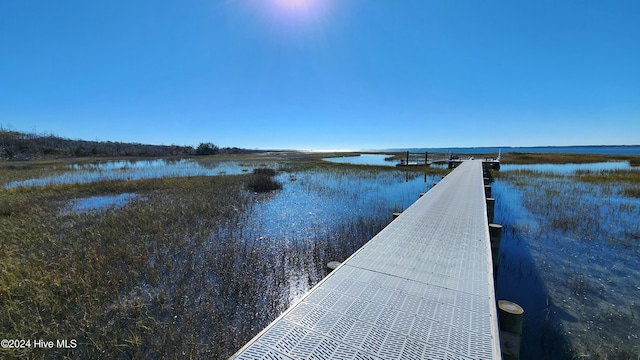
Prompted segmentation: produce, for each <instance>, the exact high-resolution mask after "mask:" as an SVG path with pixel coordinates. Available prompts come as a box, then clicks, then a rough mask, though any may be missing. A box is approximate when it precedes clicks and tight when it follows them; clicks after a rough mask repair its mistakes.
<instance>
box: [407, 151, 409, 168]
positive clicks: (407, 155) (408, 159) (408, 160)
mask: <svg viewBox="0 0 640 360" xmlns="http://www.w3.org/2000/svg"><path fill="white" fill-rule="evenodd" d="M407 166H409V152H408V151H407Z"/></svg>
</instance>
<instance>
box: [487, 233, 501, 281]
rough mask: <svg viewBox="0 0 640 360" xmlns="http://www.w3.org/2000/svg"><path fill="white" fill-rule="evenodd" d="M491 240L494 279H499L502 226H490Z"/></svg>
mask: <svg viewBox="0 0 640 360" xmlns="http://www.w3.org/2000/svg"><path fill="white" fill-rule="evenodd" d="M489 238H490V240H491V258H492V259H493V278H494V279H496V278H497V277H498V265H499V263H500V241H501V240H502V225H498V224H489Z"/></svg>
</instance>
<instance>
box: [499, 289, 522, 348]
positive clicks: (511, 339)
mask: <svg viewBox="0 0 640 360" xmlns="http://www.w3.org/2000/svg"><path fill="white" fill-rule="evenodd" d="M523 318H524V309H523V308H522V307H521V306H520V305H518V304H516V303H514V302H511V301H507V300H499V301H498V323H499V325H500V346H501V348H502V359H503V360H518V359H520V342H521V339H522V319H523Z"/></svg>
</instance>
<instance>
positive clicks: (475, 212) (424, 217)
mask: <svg viewBox="0 0 640 360" xmlns="http://www.w3.org/2000/svg"><path fill="white" fill-rule="evenodd" d="M390 215H391V214H390ZM498 333H499V332H498V321H497V312H496V301H495V295H494V283H493V268H492V260H491V246H490V241H489V229H488V224H487V210H486V200H485V192H484V182H483V176H482V160H470V161H464V162H463V163H462V164H461V165H460V166H459V167H457V168H456V169H455V170H453V171H452V172H451V173H450V174H449V175H447V176H446V177H445V178H444V179H442V181H440V182H439V183H438V184H437V185H436V186H434V187H433V188H432V189H431V190H430V191H429V192H427V193H426V194H425V195H424V196H422V197H421V198H420V199H418V200H417V201H416V202H415V203H414V204H412V205H411V206H410V207H409V208H407V209H406V210H405V211H404V212H403V213H402V214H401V215H400V216H399V217H398V218H397V219H395V220H394V221H393V222H391V223H390V224H389V225H388V226H387V227H385V228H384V229H383V230H382V231H381V232H380V233H378V234H377V235H376V236H374V237H373V238H372V239H371V240H370V241H369V242H367V244H365V245H364V246H363V247H362V248H360V249H359V250H358V251H357V252H355V253H354V254H353V255H352V256H351V257H349V258H348V259H347V260H346V261H345V262H343V264H342V265H341V266H340V267H338V268H337V269H336V270H334V271H333V272H332V273H331V274H329V275H328V276H327V277H326V278H325V279H323V280H322V281H321V282H320V283H318V284H317V285H316V286H315V287H314V288H313V289H311V291H310V292H309V293H307V294H306V295H305V297H304V298H303V299H301V300H300V302H298V303H297V304H295V305H294V306H292V307H291V308H289V309H288V310H287V311H286V312H285V313H284V314H282V315H281V316H280V317H279V318H278V319H276V320H275V321H274V322H273V323H271V324H270V325H269V326H268V327H267V328H265V329H264V330H263V331H262V332H261V333H259V334H258V335H257V336H256V337H255V338H254V339H253V340H251V341H250V342H249V343H247V344H246V345H245V346H244V347H243V348H242V349H240V350H239V351H238V352H237V353H236V354H235V355H234V356H233V357H232V359H495V360H498V359H500V358H501V355H500V342H499V335H498Z"/></svg>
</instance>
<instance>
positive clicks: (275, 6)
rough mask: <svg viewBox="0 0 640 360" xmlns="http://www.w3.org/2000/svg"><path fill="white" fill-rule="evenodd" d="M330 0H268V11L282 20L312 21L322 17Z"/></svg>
mask: <svg viewBox="0 0 640 360" xmlns="http://www.w3.org/2000/svg"><path fill="white" fill-rule="evenodd" d="M330 2H331V1H330V0H266V1H265V5H266V6H267V7H268V9H267V12H268V13H270V14H271V17H272V18H275V19H278V20H280V21H295V22H310V21H317V20H319V19H321V18H322V17H323V16H324V15H325V13H326V11H327V8H328V6H329V3H330Z"/></svg>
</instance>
